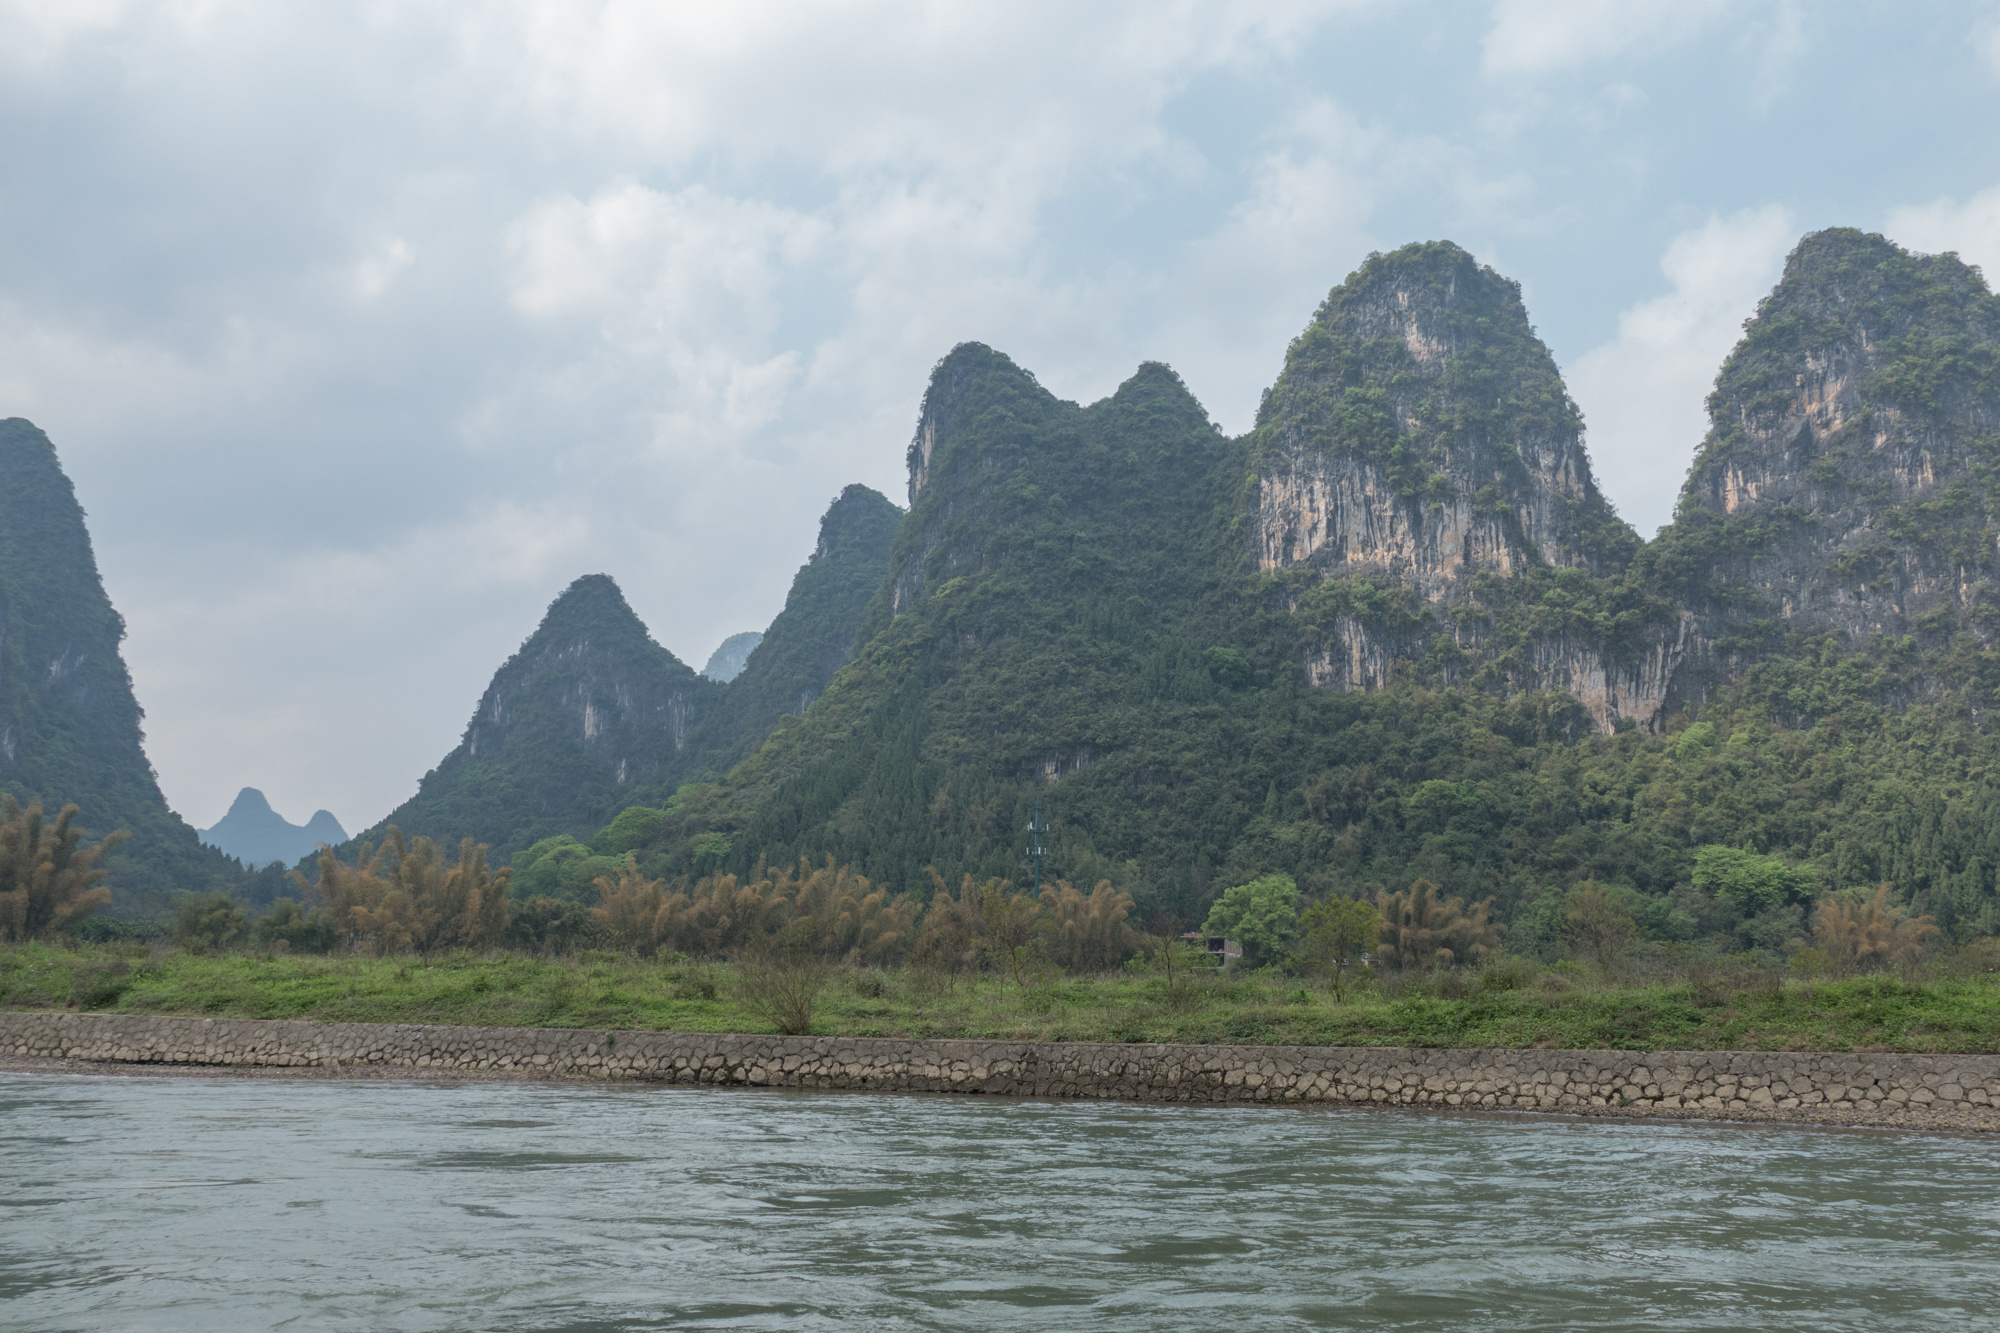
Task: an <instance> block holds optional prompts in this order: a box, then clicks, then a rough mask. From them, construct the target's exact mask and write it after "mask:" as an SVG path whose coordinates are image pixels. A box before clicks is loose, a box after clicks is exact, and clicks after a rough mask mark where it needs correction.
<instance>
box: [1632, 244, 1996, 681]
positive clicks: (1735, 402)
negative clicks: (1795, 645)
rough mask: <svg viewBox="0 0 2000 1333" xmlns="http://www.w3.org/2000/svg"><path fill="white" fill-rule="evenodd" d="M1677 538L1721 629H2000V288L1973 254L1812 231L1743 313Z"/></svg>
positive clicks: (1846, 632) (1982, 632) (1703, 602)
mask: <svg viewBox="0 0 2000 1333" xmlns="http://www.w3.org/2000/svg"><path fill="white" fill-rule="evenodd" d="M1709 412H1710V420H1711V426H1710V430H1709V433H1708V435H1707V437H1706V438H1705V439H1704V440H1703V442H1702V445H1701V449H1700V452H1699V454H1698V455H1697V456H1696V459H1695V462H1694V466H1693V468H1692V469H1691V470H1690V472H1689V475H1688V480H1687V484H1686V487H1685V488H1684V490H1683V491H1682V495H1681V505H1680V511H1679V513H1678V514H1677V516H1676V522H1675V525H1674V528H1673V529H1672V530H1670V531H1669V533H1668V534H1667V537H1666V539H1665V541H1664V542H1663V543H1662V545H1663V546H1664V547H1666V548H1668V549H1674V550H1679V551H1682V552H1684V553H1685V554H1686V557H1687V562H1688V563H1689V564H1690V566H1691V567H1692V568H1693V570H1694V571H1695V572H1694V574H1693V576H1692V578H1691V579H1690V582H1689V585H1688V586H1687V588H1686V589H1685V596H1686V597H1687V599H1688V600H1689V602H1690V604H1691V605H1692V606H1693V607H1694V608H1695V609H1696V610H1697V611H1698V612H1699V613H1700V615H1701V617H1702V624H1703V630H1704V632H1705V633H1706V634H1707V635H1709V636H1710V637H1712V638H1713V639H1715V640H1717V641H1718V642H1719V643H1720V644H1721V645H1722V646H1723V647H1724V648H1725V650H1727V649H1731V648H1733V649H1735V650H1736V651H1737V652H1738V653H1753V652H1755V651H1757V650H1758V649H1759V645H1762V646H1763V647H1765V648H1768V647H1770V646H1771V645H1772V644H1773V643H1775V642H1776V641H1777V640H1776V638H1774V636H1780V637H1781V636H1782V635H1783V634H1784V633H1785V632H1787V631H1798V632H1805V633H1809V634H1822V633H1828V632H1832V633H1837V634H1840V635H1843V636H1846V637H1847V638H1848V639H1850V640H1858V639H1860V638H1862V637H1864V636H1867V635H1872V634H1887V635H1895V636H1900V635H1903V634H1908V633H1913V632H1914V633H1923V632H1927V631H1929V632H1942V631H1949V630H1954V629H1961V628H1962V629H1968V630H1971V631H1972V632H1974V633H1975V634H1977V635H1978V636H1979V637H1980V638H1981V639H1982V640H1983V641H1984V642H1985V643H1986V644H1987V645H1988V646H1991V644H1992V643H1993V642H1994V640H1995V636H1996V633H2000V599H1996V592H1995V578H1996V575H1997V574H2000V522H1996V519H1995V513H1996V505H2000V471H1996V467H2000V301H1996V300H1995V299H1994V298H1993V296H1992V295H1991V294H1989V293H1988V291H1987V289H1986V285H1985V283H1984V282H1983V281H1982V279H1981V277H1980V274H1979V271H1978V270H1977V269H1974V268H1971V267H1969V266H1967V265H1966V264H1963V263H1961V262H1960V261H1959V259H1958V257H1957V256H1956V255H1949V254H1945V255H1913V254H1910V253H1909V252H1907V251H1904V250H1902V249H1899V248H1898V247H1897V246H1895V245H1894V244H1892V243H1891V242H1889V241H1887V240H1885V239H1883V238H1882V237H1880V236H1873V235H1865V234H1863V233H1861V232H1858V231H1853V230H1849V229H1835V230H1829V231H1822V232H1818V233H1816V234H1814V235H1811V236H1808V237H1806V238H1805V239H1804V240H1803V241H1801V242H1800V244H1799V246H1798V248H1797V249H1796V250H1794V251H1793V252H1792V255H1791V257H1790V258H1789V259H1788V260H1787V261H1786V264H1785V273H1784V277H1783V278H1782V280H1781V281H1780V282H1779V283H1778V286H1777V288H1776V289H1775V290H1774V291H1772V293H1771V294H1770V295H1769V296H1768V297H1766V298H1765V300H1764V301H1763V303H1762V304H1761V305H1760V306H1759V308H1758V311H1757V315H1756V317H1755V318H1754V319H1753V320H1751V321H1750V323H1749V324H1748V325H1746V326H1745V333H1744V337H1743V340H1742V342H1740V343H1739V344H1738V345H1737V347H1736V349H1735V351H1733V352H1732V353H1731V354H1730V357H1729V359H1728V361H1727V362H1725V363H1724V365H1723V368H1722V373H1721V375H1720V376H1719V377H1718V378H1717V381H1716V387H1715V392H1714V394H1713V395H1712V396H1711V397H1710V399H1709Z"/></svg>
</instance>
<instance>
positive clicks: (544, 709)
mask: <svg viewBox="0 0 2000 1333" xmlns="http://www.w3.org/2000/svg"><path fill="white" fill-rule="evenodd" d="M900 513H901V511H900V510H898V509H897V508H896V507H895V506H894V505H892V504H890V503H889V501H888V500H886V499H884V498H883V497H882V496H881V495H878V494H877V493H875V492H874V491H871V490H869V489H868V488H867V487H865V486H850V487H848V488H847V489H846V490H845V491H844V492H842V494H841V495H840V496H839V497H838V498H837V499H836V500H835V501H834V502H833V504H832V506H830V507H829V508H828V510H827V512H826V514H825V516H824V517H823V518H822V520H821V523H820V533H819V541H818V544H817V546H816V547H815V549H814V552H813V554H812V556H811V557H810V558H809V559H808V561H807V562H806V564H805V566H804V567H803V568H801V569H800V570H799V573H798V575H797V576H796V578H795V579H794V581H793V584H792V589H791V594H790V596H789V597H788V598H787V600H786V602H785V609H784V610H783V611H782V612H781V613H779V615H778V617H777V619H776V620H774V621H773V622H772V623H771V626H770V628H769V629H768V630H766V631H765V632H764V635H763V637H762V639H761V641H760V642H759V643H758V644H757V646H756V648H755V649H754V650H753V651H752V652H751V653H750V655H749V659H748V661H747V662H745V664H744V666H743V669H742V671H741V672H740V673H738V674H736V675H735V676H734V677H733V678H732V679H730V680H729V681H727V682H723V681H719V680H715V679H711V678H710V677H708V676H705V675H700V674H697V673H696V672H695V671H694V670H693V669H692V668H690V667H688V666H687V665H686V664H685V663H683V662H682V661H681V660H680V659H679V658H677V657H675V656H674V655H673V654H672V653H670V652H668V651H667V650H666V649H665V648H662V647H661V646H660V645H659V644H658V643H657V642H655V641H654V639H653V637H652V635H651V634H650V633H648V632H647V629H646V627H645V625H644V624H643V623H641V622H640V620H639V618H638V616H636V615H635V614H633V611H632V608H631V607H630V606H629V605H627V603H626V601H625V597H624V594H623V593H621V592H620V591H619V590H618V585H617V584H616V583H614V582H613V581H612V580H611V579H610V578H609V577H608V576H607V575H603V574H592V575H588V576H586V577H584V578H580V579H578V580H577V581H576V582H575V583H573V584H571V585H570V586H569V588H568V589H567V590H566V591H565V592H564V593H563V594H562V595H561V596H560V597H558V598H556V600H555V601H554V602H553V603H551V604H550V606H549V609H548V612H547V613H546V614H545V615H544V616H543V618H542V623H541V625H540V626H539V627H538V628H537V629H536V630H535V632H534V634H533V635H531V636H530V637H529V639H528V640H527V642H526V643H524V644H522V646H521V649H520V651H519V652H517V653H516V654H514V656H513V657H512V658H510V659H509V660H508V661H507V663H506V664H505V665H503V666H502V667H501V668H500V670H499V671H498V672H497V673H495V675H494V677H493V681H492V683H491V684H490V685H488V686H487V688H486V693H485V694H484V695H483V696H482V697H481V699H480V701H479V706H478V708H477V710H476V711H475V712H474V713H473V717H472V720H471V722H469V723H468V724H467V725H466V729H465V735H464V738H463V739H462V740H461V741H460V742H459V744H458V747H457V748H456V749H454V750H453V751H452V752H451V753H450V754H449V755H447V756H446V757H445V758H444V760H443V761H442V762H441V763H439V765H438V766H437V768H436V769H434V770H432V771H431V772H430V773H427V774H426V775H425V776H424V778H423V781H422V782H421V784H420V785H419V787H418V790H417V794H416V795H415V796H413V797H411V798H410V799H409V800H408V801H406V802H404V803H403V804H402V805H401V806H399V807H397V808H396V809H395V810H394V811H392V812H390V814H389V815H388V817H387V818H386V819H384V820H383V821H382V823H381V824H380V825H378V826H377V827H376V828H374V829H372V830H370V831H369V832H367V833H365V834H363V835H361V836H362V838H364V839H371V840H379V839H380V837H381V836H382V834H383V831H384V830H385V829H386V828H387V826H388V825H391V824H393V825H395V826H396V827H398V828H400V829H401V830H402V831H403V832H404V833H405V834H408V835H409V836H412V837H417V836H422V837H430V838H437V839H442V840H446V841H448V842H453V843H455V842H456V840H457V839H459V838H463V837H471V838H474V839H477V840H478V841H480V842H485V843H488V844H490V845H491V846H492V848H493V849H494V852H495V854H496V855H497V856H498V857H500V858H503V859H505V858H509V857H513V856H514V855H515V854H516V853H520V852H523V851H525V850H527V849H529V848H531V847H535V846H536V845H537V844H542V843H548V842H551V840H555V842H554V843H552V844H551V847H545V848H543V849H542V850H543V851H545V852H546V851H548V850H551V848H552V847H554V846H556V845H558V844H559V845H560V847H561V848H569V847H575V846H578V844H577V843H576V839H577V838H579V837H587V836H588V835H589V834H591V833H592V832H594V831H595V830H596V829H597V828H598V827H599V826H600V825H602V824H604V823H605V822H606V821H608V820H610V819H611V817H612V816H614V815H616V814H617V813H618V812H619V811H620V810H623V809H625V808H627V807H629V806H635V805H637V806H645V805H646V804H647V803H648V802H657V801H661V800H664V799H666V797H667V796H668V795H670V794H671V793H672V792H673V791H674V790H675V789H676V788H678V787H679V786H681V785H682V784H683V783H686V782H688V781H690V780H693V779H697V778H714V777H718V776H720V775H721V774H722V773H724V772H726V771H727V770H728V769H729V768H730V767H731V766H732V765H733V764H734V763H735V762H736V761H737V760H739V759H741V758H742V757H743V756H744V755H745V754H748V753H749V752H750V750H751V749H752V748H753V747H754V746H755V745H756V744H757V742H758V741H759V740H761V739H763V737H764V736H765V735H766V734H768V733H769V732H770V730H771V728H772V727H773V726H775V725H777V723H778V722H779V720H780V719H782V718H784V717H785V716H787V715H788V714H793V713H797V712H799V711H801V710H802V709H804V708H805V707H806V706H807V705H809V704H810V703H811V702H812V700H813V699H814V698H816V697H817V696H818V694H819V692H820V690H822V689H824V688H825V686H826V684H827V682H828V681H829V680H831V679H832V677H833V675H834V673H835V672H836V671H838V670H839V669H840V667H841V665H842V664H843V663H845V662H846V661H847V659H848V656H849V655H850V654H851V653H852V651H853V645H854V639H855V632H856V630H857V628H858V627H859V625H860V623H861V617H862V613H863V611H864V609H865V608H866V606H867V604H868V600H869V598H870V597H871V596H873V594H874V592H875V589H876V587H877V585H879V584H880V583H881V581H882V572H883V568H884V566H885V563H886V561H887V558H888V550H889V543H890V540H891V539H892V537H893V535H894V533H895V527H896V520H897V518H898V517H899V516H900Z"/></svg>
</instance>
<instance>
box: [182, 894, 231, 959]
mask: <svg viewBox="0 0 2000 1333" xmlns="http://www.w3.org/2000/svg"><path fill="white" fill-rule="evenodd" d="M249 934H250V920H249V917H248V916H247V915H245V913H244V911H243V904H242V903H239V902H237V901H236V900H235V899H234V898H232V897H230V896H229V895H228V894H226V893H193V894H189V895H188V896H187V897H185V898H183V899H182V900H181V910H180V916H179V917H178V919H176V920H175V922H174V938H175V939H176V940H177V941H179V942H180V946H181V947H182V948H183V949H186V950H187V951H188V952H189V953H207V952H209V951H210V950H211V949H227V948H228V947H229V946H230V945H232V944H240V943H242V942H243V940H244V939H246V938H247V937H248V936H249Z"/></svg>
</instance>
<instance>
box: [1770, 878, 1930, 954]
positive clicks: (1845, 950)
mask: <svg viewBox="0 0 2000 1333" xmlns="http://www.w3.org/2000/svg"><path fill="white" fill-rule="evenodd" d="M1937 934H1938V928H1937V925H1936V923H1935V922H1933V921H1932V920H1931V919H1930V918H1929V917H1928V916H1917V917H1908V916H1905V915H1904V914H1903V909H1902V908H1901V907H1898V906H1897V905H1896V904H1894V903H1892V902H1890V901H1889V886H1888V885H1887V884H1884V885H1882V886H1880V887H1879V888H1877V889H1876V890H1875V896H1874V897H1873V898H1862V899H1858V900H1849V901H1845V902H1843V901H1840V900H1838V899H1831V900H1828V901H1827V902H1824V903H1821V904H1820V908H1819V919H1818V921H1817V922H1815V923H1814V925H1813V943H1814V945H1816V946H1817V947H1818V949H1819V950H1820V952H1821V953H1823V954H1825V955H1826V961H1827V964H1828V965H1829V966H1830V967H1831V968H1833V969H1834V970H1835V971H1838V972H1868V971H1874V970H1876V969H1879V968H1885V967H1890V966H1894V965H1904V966H1907V965H1908V964H1910V963H1913V962H1915V961H1916V960H1917V957H1918V956H1919V955H1920V954H1921V953H1922V952H1923V950H1924V948H1925V946H1926V945H1928V944H1929V943H1930V942H1931V941H1932V940H1934V939H1936V938H1937ZM1798 942H1799V943H1803V941H1798Z"/></svg>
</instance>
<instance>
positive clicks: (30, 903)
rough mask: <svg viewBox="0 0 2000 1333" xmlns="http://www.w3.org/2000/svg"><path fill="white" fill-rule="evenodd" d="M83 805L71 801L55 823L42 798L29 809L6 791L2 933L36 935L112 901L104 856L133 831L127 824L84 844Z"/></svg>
mask: <svg viewBox="0 0 2000 1333" xmlns="http://www.w3.org/2000/svg"><path fill="white" fill-rule="evenodd" d="M76 811H77V808H76V807H75V806H74V805H66V806H64V807H63V808H62V812H61V813H60V814H58V815H57V816H56V822H55V825H54V827H49V826H46V825H45V824H44V823H43V821H42V803H41V802H40V801H30V802H29V803H28V806H27V808H26V809H22V808H21V803H20V802H19V801H17V800H15V799H14V798H13V796H12V795H10V794H0V939H4V940H28V939H35V938H38V937H40V936H43V935H46V934H48V933H49V932H50V931H53V930H56V929H58V928H60V927H62V926H63V925H65V924H67V923H68V922H71V921H76V920H79V919H81V918H83V917H86V916H89V915H90V914H91V913H92V912H95V911H96V910H97V909H98V908H100V907H102V906H104V905H105V904H106V903H108V902H110V901H111V890H110V889H109V888H107V887H105V886H104V885H102V884H99V883H98V882H97V881H98V880H99V879H100V878H102V877H103V875H104V870H103V868H102V867H103V861H104V858H105V857H106V856H108V855H110V853H111V849H112V848H114V847H116V846H117V845H118V844H119V843H121V842H123V841H125V839H126V838H128V837H130V836H131V834H130V833H128V832H126V831H125V830H123V829H121V830H119V831H118V832H116V833H108V834H106V835H105V836H104V837H103V838H101V839H99V840H98V842H97V845H96V846H94V847H86V846H84V845H83V836H84V834H83V830H82V829H81V828H78V827H77V826H76V824H75V822H74V821H75V819H76Z"/></svg>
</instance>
